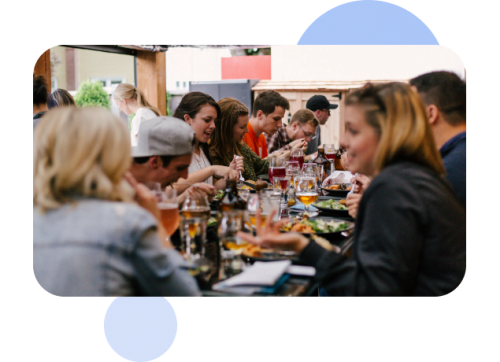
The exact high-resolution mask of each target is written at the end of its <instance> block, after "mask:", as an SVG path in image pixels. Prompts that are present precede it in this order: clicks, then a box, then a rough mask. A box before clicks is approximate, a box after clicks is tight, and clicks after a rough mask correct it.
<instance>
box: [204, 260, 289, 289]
mask: <svg viewBox="0 0 500 362" xmlns="http://www.w3.org/2000/svg"><path fill="white" fill-rule="evenodd" d="M291 264H292V262H291V261H290V260H280V261H268V262H260V261H257V262H255V263H254V264H253V265H252V266H251V267H249V268H247V269H245V270H244V271H243V272H241V273H240V274H238V275H235V276H234V277H232V278H229V279H226V280H223V281H222V282H219V283H217V284H214V285H213V287H212V289H213V290H224V289H226V288H233V287H243V286H273V285H274V284H276V282H277V281H278V279H280V277H281V276H282V275H283V274H284V273H285V272H286V270H287V268H288V267H289V266H290V265H291Z"/></svg>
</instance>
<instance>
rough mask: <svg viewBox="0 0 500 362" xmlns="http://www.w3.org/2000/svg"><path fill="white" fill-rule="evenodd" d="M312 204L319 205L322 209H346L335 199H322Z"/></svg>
mask: <svg viewBox="0 0 500 362" xmlns="http://www.w3.org/2000/svg"><path fill="white" fill-rule="evenodd" d="M313 206H319V207H322V208H324V209H333V210H347V207H346V206H345V205H342V204H341V203H339V202H338V201H337V200H334V199H329V200H324V201H319V202H316V203H315V204H313Z"/></svg>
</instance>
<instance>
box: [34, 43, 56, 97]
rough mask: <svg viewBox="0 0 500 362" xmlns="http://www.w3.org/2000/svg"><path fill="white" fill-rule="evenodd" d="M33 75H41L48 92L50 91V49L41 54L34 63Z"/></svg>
mask: <svg viewBox="0 0 500 362" xmlns="http://www.w3.org/2000/svg"><path fill="white" fill-rule="evenodd" d="M33 73H34V74H35V75H43V76H44V77H45V80H46V81H47V86H48V89H47V90H48V91H49V93H50V92H52V90H51V83H52V82H51V76H50V49H48V50H47V51H46V52H45V53H43V54H42V55H41V56H40V58H38V60H37V61H36V64H35V69H34V70H33Z"/></svg>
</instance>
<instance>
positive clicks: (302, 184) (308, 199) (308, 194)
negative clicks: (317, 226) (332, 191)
mask: <svg viewBox="0 0 500 362" xmlns="http://www.w3.org/2000/svg"><path fill="white" fill-rule="evenodd" d="M295 196H296V197H297V199H298V200H299V201H300V202H302V203H303V204H304V209H305V212H309V205H311V204H312V203H314V202H315V201H316V200H317V199H318V196H319V193H318V184H317V182H316V178H315V177H314V176H301V177H299V178H298V180H297V189H296V191H295Z"/></svg>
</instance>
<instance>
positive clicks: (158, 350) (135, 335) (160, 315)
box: [104, 297, 177, 362]
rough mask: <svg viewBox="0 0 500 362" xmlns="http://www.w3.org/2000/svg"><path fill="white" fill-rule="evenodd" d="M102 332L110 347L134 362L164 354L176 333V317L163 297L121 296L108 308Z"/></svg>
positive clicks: (148, 359)
mask: <svg viewBox="0 0 500 362" xmlns="http://www.w3.org/2000/svg"><path fill="white" fill-rule="evenodd" d="M104 333H105V334H106V339H107V340H108V343H109V345H110V346H111V348H113V350H114V351H115V352H116V353H118V354H119V355H120V356H122V357H123V358H126V359H128V360H130V361H134V362H145V361H151V360H153V359H155V358H158V357H160V356H161V355H162V354H164V353H165V352H166V351H167V350H168V349H169V348H170V346H171V345H172V343H173V342H174V339H175V335H176V333H177V318H176V317H175V312H174V309H173V308H172V306H171V305H170V303H169V302H168V301H167V300H166V299H165V298H159V297H158V298H145V297H142V298H141V297H138V298H133V297H120V298H116V299H115V300H114V301H113V302H112V303H111V305H110V306H109V308H108V311H107V312H106V316H105V318H104Z"/></svg>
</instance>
